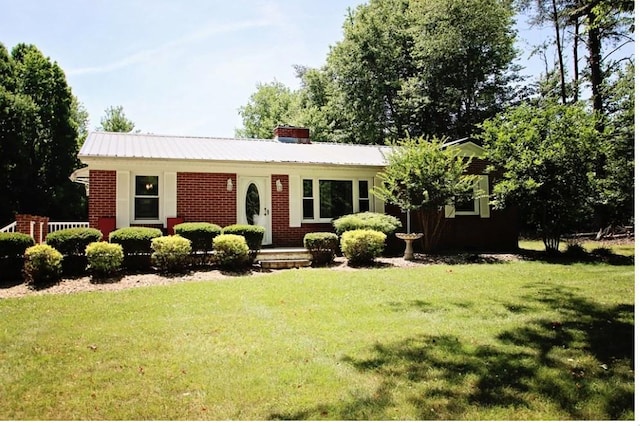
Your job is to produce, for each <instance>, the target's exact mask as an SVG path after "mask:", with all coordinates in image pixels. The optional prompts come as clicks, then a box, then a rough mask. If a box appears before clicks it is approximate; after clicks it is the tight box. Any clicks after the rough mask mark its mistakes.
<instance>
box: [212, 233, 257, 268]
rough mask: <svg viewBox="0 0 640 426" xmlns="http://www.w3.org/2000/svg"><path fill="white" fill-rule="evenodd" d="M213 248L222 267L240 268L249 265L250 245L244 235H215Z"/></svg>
mask: <svg viewBox="0 0 640 426" xmlns="http://www.w3.org/2000/svg"><path fill="white" fill-rule="evenodd" d="M213 250H214V259H215V262H216V264H217V265H218V266H219V267H220V269H225V270H239V269H244V268H246V267H247V266H248V265H249V261H250V256H249V246H248V245H247V242H246V240H245V238H244V237H243V236H242V235H234V234H227V235H225V234H223V235H219V236H217V237H215V238H214V239H213Z"/></svg>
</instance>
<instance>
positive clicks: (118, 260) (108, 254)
mask: <svg viewBox="0 0 640 426" xmlns="http://www.w3.org/2000/svg"><path fill="white" fill-rule="evenodd" d="M85 255H86V256H87V263H88V264H89V271H90V272H91V274H92V275H94V276H101V277H106V276H111V275H114V274H115V273H116V272H118V270H119V269H120V267H121V266H122V261H123V260H124V252H123V251H122V246H121V245H120V244H114V243H108V242H106V241H99V242H96V243H90V244H89V245H88V246H87V248H86V249H85Z"/></svg>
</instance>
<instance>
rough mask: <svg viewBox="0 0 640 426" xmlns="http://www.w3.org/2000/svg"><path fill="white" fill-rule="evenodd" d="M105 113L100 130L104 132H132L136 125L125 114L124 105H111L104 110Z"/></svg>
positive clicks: (101, 119) (101, 118)
mask: <svg viewBox="0 0 640 426" xmlns="http://www.w3.org/2000/svg"><path fill="white" fill-rule="evenodd" d="M104 113H105V115H104V116H102V117H100V127H98V130H101V131H104V132H121V133H128V132H132V131H133V130H134V128H135V127H136V125H135V123H134V122H133V121H131V120H129V119H128V118H127V116H126V115H125V114H124V108H123V107H122V105H118V106H115V107H114V106H110V107H109V108H107V109H105V110H104Z"/></svg>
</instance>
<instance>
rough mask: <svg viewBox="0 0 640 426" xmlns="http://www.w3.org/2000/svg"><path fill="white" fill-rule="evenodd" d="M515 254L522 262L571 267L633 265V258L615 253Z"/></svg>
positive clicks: (519, 251)
mask: <svg viewBox="0 0 640 426" xmlns="http://www.w3.org/2000/svg"><path fill="white" fill-rule="evenodd" d="M517 253H518V254H519V255H520V256H521V257H522V258H523V259H524V260H532V261H541V262H546V263H553V264H560V265H571V264H574V263H604V264H607V265H615V266H621V265H633V264H634V261H635V256H623V255H620V254H615V253H602V254H597V253H582V254H572V253H564V252H559V253H547V252H545V251H540V250H530V249H522V248H521V249H518V251H517Z"/></svg>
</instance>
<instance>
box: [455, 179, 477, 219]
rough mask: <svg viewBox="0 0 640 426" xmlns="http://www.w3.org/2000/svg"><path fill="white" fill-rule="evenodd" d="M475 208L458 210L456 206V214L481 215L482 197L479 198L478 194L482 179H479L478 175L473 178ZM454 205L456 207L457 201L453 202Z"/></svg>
mask: <svg viewBox="0 0 640 426" xmlns="http://www.w3.org/2000/svg"><path fill="white" fill-rule="evenodd" d="M472 190H473V197H474V198H473V210H458V209H457V208H456V216H478V215H480V199H479V198H478V195H479V194H480V181H479V179H478V178H477V176H476V177H474V179H473V187H472ZM453 207H454V208H455V207H456V205H455V202H454V204H453Z"/></svg>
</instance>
